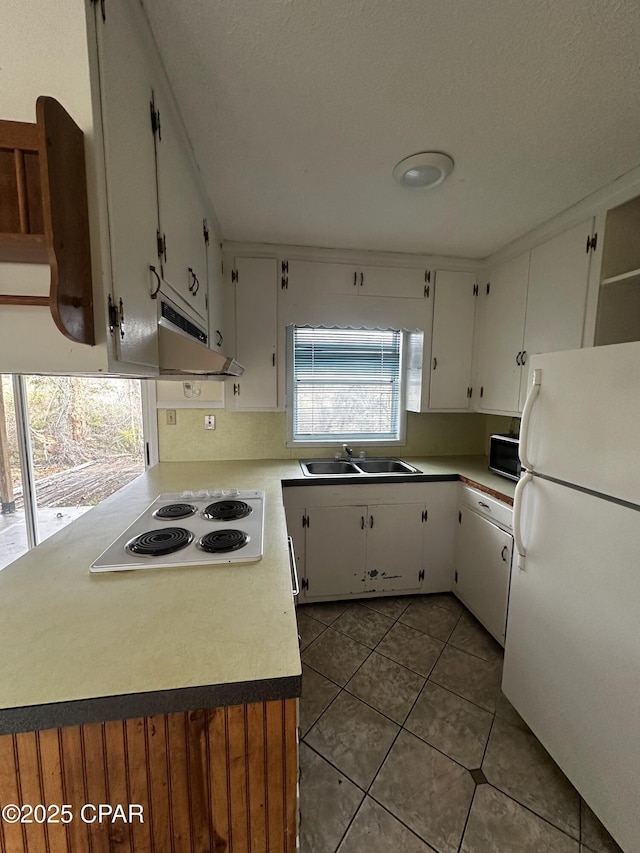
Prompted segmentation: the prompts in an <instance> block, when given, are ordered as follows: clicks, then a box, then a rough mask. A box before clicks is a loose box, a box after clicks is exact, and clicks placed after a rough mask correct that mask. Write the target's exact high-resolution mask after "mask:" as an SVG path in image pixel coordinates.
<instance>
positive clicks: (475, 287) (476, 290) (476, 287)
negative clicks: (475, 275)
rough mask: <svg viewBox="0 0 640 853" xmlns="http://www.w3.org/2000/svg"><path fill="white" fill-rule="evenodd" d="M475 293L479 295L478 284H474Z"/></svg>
mask: <svg viewBox="0 0 640 853" xmlns="http://www.w3.org/2000/svg"><path fill="white" fill-rule="evenodd" d="M473 295H474V296H477V295H478V285H477V284H474V285H473Z"/></svg>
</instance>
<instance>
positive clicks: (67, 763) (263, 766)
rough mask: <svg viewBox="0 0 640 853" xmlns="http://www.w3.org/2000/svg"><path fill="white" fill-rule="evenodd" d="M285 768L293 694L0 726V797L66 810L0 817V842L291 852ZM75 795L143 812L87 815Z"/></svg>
mask: <svg viewBox="0 0 640 853" xmlns="http://www.w3.org/2000/svg"><path fill="white" fill-rule="evenodd" d="M297 767H298V765H297V740H296V700H295V699H288V700H285V701H276V702H266V703H255V704H252V705H236V706H232V707H228V708H211V709H205V710H200V711H191V712H186V713H178V714H168V715H158V716H154V717H144V718H143V717H141V718H136V719H130V720H125V721H116V722H105V723H94V724H90V725H85V726H70V727H67V728H63V729H51V730H48V731H41V732H26V733H22V734H17V735H3V736H0V803H1V804H3V805H4V804H7V803H16V804H18V805H23V804H25V803H30V804H31V805H35V804H36V803H44V804H45V805H51V804H58V805H62V804H64V803H68V804H70V805H71V807H72V809H73V814H74V819H73V821H72V822H71V823H69V824H67V825H66V826H65V825H63V824H49V825H47V826H43V825H41V824H29V825H21V824H19V823H18V824H10V823H7V822H0V851H2V853H294V851H295V836H296V813H297V801H296V784H297V772H298V771H297ZM85 803H89V804H93V805H95V806H98V805H99V804H100V803H106V804H110V805H111V806H112V807H114V808H115V807H116V806H117V805H120V806H123V807H124V808H125V810H128V807H129V804H140V805H141V806H142V807H143V810H144V811H143V818H144V819H143V822H139V821H138V820H136V819H134V820H132V822H131V823H128V822H124V821H122V820H118V819H116V820H115V821H113V822H112V821H111V820H110V819H106V820H103V821H102V822H100V821H98V820H97V819H96V820H95V821H94V822H93V823H87V822H85V821H83V820H82V819H81V809H82V806H83V805H85ZM85 814H87V815H88V817H89V818H91V817H93V816H94V814H95V812H94V811H89V812H87V813H85Z"/></svg>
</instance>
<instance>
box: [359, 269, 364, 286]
mask: <svg viewBox="0 0 640 853" xmlns="http://www.w3.org/2000/svg"><path fill="white" fill-rule="evenodd" d="M363 284H364V273H363V272H361V273H360V287H362V285H363Z"/></svg>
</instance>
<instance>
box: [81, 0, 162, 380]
mask: <svg viewBox="0 0 640 853" xmlns="http://www.w3.org/2000/svg"><path fill="white" fill-rule="evenodd" d="M96 30H97V45H98V62H99V73H100V104H101V109H102V131H103V134H102V135H103V143H104V157H105V169H106V172H107V175H108V180H107V185H106V189H107V200H108V214H109V240H110V244H111V253H110V256H111V286H112V289H113V301H114V303H115V305H116V306H119V305H120V304H122V306H123V314H124V321H123V323H122V324H121V326H120V328H118V329H116V330H115V332H114V341H115V344H116V352H117V356H118V358H119V359H120V360H121V361H125V362H132V363H135V364H145V365H150V366H156V367H157V365H158V347H157V343H156V328H157V323H158V308H157V305H156V303H155V302H154V301H153V300H152V299H150V292H151V290H150V289H151V286H152V277H151V274H150V271H149V267H150V266H151V265H154V266H156V267H157V268H158V269H159V264H158V247H157V230H158V226H159V223H158V197H157V191H156V161H155V152H154V138H153V131H152V128H151V122H150V110H149V107H150V103H151V97H152V92H153V89H154V86H156V85H158V82H159V78H160V73H161V71H160V69H159V66H158V60H157V57H156V56H155V54H154V51H153V45H152V43H151V37H150V34H149V30H148V28H147V27H146V25H145V21H144V19H143V16H142V14H141V11H140V9H139V7H136V5H135V4H128V3H113V4H112V5H111V6H110V8H109V14H108V15H105V19H104V20H102V16H101V15H99V16H98V18H97V20H96ZM133 139H135V140H136V143H135V144H132V140H133Z"/></svg>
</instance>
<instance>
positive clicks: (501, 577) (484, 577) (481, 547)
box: [453, 507, 513, 646]
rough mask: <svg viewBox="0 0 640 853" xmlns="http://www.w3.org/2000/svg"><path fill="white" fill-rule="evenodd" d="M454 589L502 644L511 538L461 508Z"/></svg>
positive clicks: (483, 519)
mask: <svg viewBox="0 0 640 853" xmlns="http://www.w3.org/2000/svg"><path fill="white" fill-rule="evenodd" d="M460 519H461V520H460V525H459V527H458V539H457V542H456V563H455V565H456V571H455V580H454V587H453V588H454V591H455V592H456V594H457V595H458V597H459V598H460V600H461V601H463V602H464V603H465V604H466V606H467V607H468V608H469V610H470V611H471V612H472V613H473V614H474V615H475V616H476V617H477V618H478V619H479V620H480V622H482V624H483V625H484V627H485V628H486V629H487V631H489V632H490V633H491V634H493V636H494V637H495V638H496V640H498V642H499V643H501V644H502V645H503V646H504V638H505V627H506V621H507V600H508V597H509V579H510V576H511V553H512V550H513V537H512V536H511V535H510V534H509V533H506V532H505V531H504V530H502V529H501V528H500V527H497V526H496V525H495V524H492V523H491V522H490V521H487V520H486V519H485V518H482V516H480V515H478V514H477V513H475V512H473V511H472V510H470V509H468V508H467V507H462V509H461V511H460Z"/></svg>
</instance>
